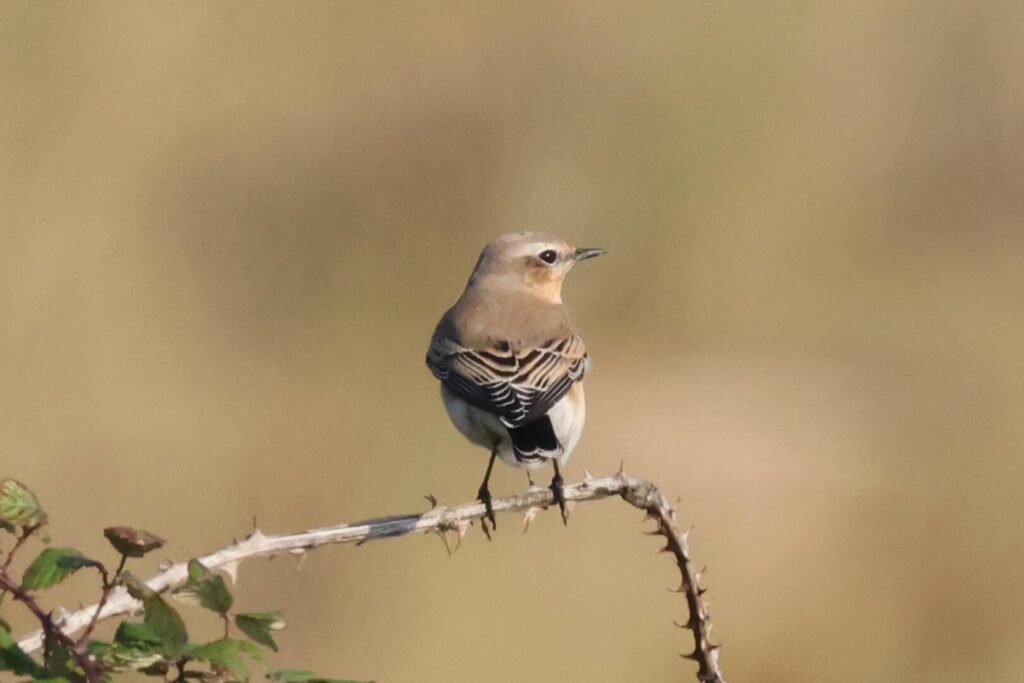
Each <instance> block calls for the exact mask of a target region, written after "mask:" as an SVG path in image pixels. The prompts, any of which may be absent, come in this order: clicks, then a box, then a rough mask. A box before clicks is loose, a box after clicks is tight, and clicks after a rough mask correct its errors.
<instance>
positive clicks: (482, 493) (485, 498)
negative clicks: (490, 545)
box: [476, 486, 498, 540]
mask: <svg viewBox="0 0 1024 683" xmlns="http://www.w3.org/2000/svg"><path fill="white" fill-rule="evenodd" d="M476 497H477V500H479V501H480V502H481V503H483V504H484V509H485V510H486V512H484V518H483V519H481V520H480V526H482V527H483V529H484V534H486V536H487V540H491V532H490V530H489V529H488V528H487V521H488V520H490V522H491V529H495V530H497V528H498V522H497V520H496V519H495V517H494V507H493V506H492V505H491V492H490V491H489V490H488V489H487V487H486V486H481V487H480V490H479V491H477V493H476Z"/></svg>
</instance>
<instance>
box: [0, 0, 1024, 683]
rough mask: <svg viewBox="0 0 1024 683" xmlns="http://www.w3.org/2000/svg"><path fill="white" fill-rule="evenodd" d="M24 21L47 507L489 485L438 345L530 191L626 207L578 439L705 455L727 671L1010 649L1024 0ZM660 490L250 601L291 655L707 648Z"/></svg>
mask: <svg viewBox="0 0 1024 683" xmlns="http://www.w3.org/2000/svg"><path fill="white" fill-rule="evenodd" d="M0 60H2V61H0V173H2V177H3V181H2V183H0V378H2V381H0V474H2V475H5V476H14V477H16V478H18V479H21V480H23V481H25V482H26V483H28V484H29V485H30V486H31V487H33V488H34V489H35V490H36V492H37V493H38V494H39V496H40V497H41V499H42V500H43V502H44V504H45V505H46V506H47V507H48V508H49V511H50V513H51V517H52V524H51V527H50V530H49V533H50V535H51V537H52V538H53V541H54V542H55V543H60V544H68V543H78V544H79V545H80V546H82V548H83V550H85V551H86V552H88V553H92V554H95V555H97V556H99V557H101V558H103V557H107V556H108V555H109V549H108V548H107V545H106V541H105V540H104V539H103V538H102V536H101V533H100V530H101V529H102V527H103V526H105V525H109V524H115V523H119V524H133V525H137V526H142V527H146V528H149V529H151V530H153V531H155V532H157V533H159V534H161V535H164V536H165V537H167V538H168V539H169V540H170V544H169V545H168V547H167V548H166V549H165V553H164V555H163V557H164V558H168V559H174V560H184V559H186V558H188V557H190V556H194V555H198V554H201V553H204V552H208V551H211V550H213V549H215V548H217V547H219V546H220V545H222V544H224V543H225V542H228V541H230V540H231V539H232V538H233V537H241V536H243V535H244V534H246V533H247V532H248V531H249V530H250V529H251V528H252V524H253V519H254V517H255V519H256V522H257V523H258V524H259V526H260V527H261V528H262V529H263V530H264V531H265V532H267V533H271V532H284V531H295V530H301V529H304V528H308V527H314V526H322V525H329V524H334V523H340V522H343V521H353V520H356V519H360V518H364V517H370V516H376V515H382V514H394V513H401V512H414V511H420V510H424V509H426V507H427V503H426V502H425V501H424V500H423V498H422V496H423V495H424V494H427V493H430V494H434V495H436V496H437V497H438V498H439V499H440V500H441V501H443V502H445V503H451V504H454V503H458V502H463V501H467V500H470V499H472V498H473V497H474V495H475V492H476V488H477V486H478V485H479V482H480V478H481V476H482V474H483V470H484V466H485V464H486V456H485V453H484V452H483V451H482V450H479V449H476V448H475V447H473V446H470V445H469V444H467V443H466V442H464V441H463V440H462V438H461V437H460V436H459V435H458V434H457V433H456V431H455V430H454V428H452V427H451V425H450V424H449V423H448V420H447V418H446V416H445V414H444V411H443V409H442V407H441V404H440V401H439V398H438V387H437V384H436V382H435V380H434V379H433V378H432V377H431V375H430V373H429V372H428V371H427V369H426V368H425V367H424V365H423V357H424V353H425V349H426V346H427V343H428V340H429V336H430V333H431V331H432V329H433V326H434V324H435V322H436V320H437V318H438V317H439V316H440V315H441V313H442V312H443V311H444V309H445V308H446V307H447V306H448V305H450V304H451V303H452V302H453V301H454V299H455V298H456V297H457V296H458V294H459V293H460V291H461V288H462V286H463V284H464V282H465V280H466V278H467V276H468V274H469V271H470V269H471V268H472V266H473V263H474V261H475V259H476V256H477V254H478V252H479V250H480V248H481V247H482V246H483V245H484V244H485V243H486V242H487V241H489V240H490V239H492V238H493V237H495V236H497V235H499V234H501V233H503V232H508V231H512V230H520V229H524V228H536V229H542V230H546V231H550V232H554V233H557V234H560V235H563V236H565V237H566V238H568V239H569V240H571V241H573V242H575V243H577V244H580V245H585V246H591V245H595V246H603V247H606V248H607V249H608V250H609V252H610V253H609V255H608V256H607V257H604V258H602V259H599V260H596V261H590V262H588V263H587V264H586V265H585V266H582V267H580V268H579V269H577V270H576V271H575V272H574V273H573V274H572V276H571V277H570V279H569V282H568V284H567V286H566V291H565V298H566V300H567V302H568V303H569V304H570V306H571V308H572V310H573V313H574V317H575V319H576V321H577V323H578V325H579V327H580V329H581V330H582V332H583V333H584V335H585V337H586V339H587V344H588V347H589V349H590V351H591V354H592V357H593V359H594V367H593V372H592V374H591V375H590V376H589V378H588V380H587V382H588V386H587V389H588V397H589V398H588V402H589V424H588V428H587V430H586V432H585V434H584V437H583V441H582V444H581V446H580V448H579V450H578V451H577V452H576V455H575V456H574V460H573V461H572V463H571V464H570V467H569V471H568V473H567V476H568V478H569V479H572V480H575V479H578V478H579V477H581V476H582V471H583V468H584V467H586V468H587V469H589V470H590V471H591V472H593V473H595V474H598V475H600V474H608V473H611V472H613V471H615V470H616V469H617V468H618V466H619V463H620V461H624V462H625V467H626V470H627V471H628V472H630V473H632V474H634V475H637V476H642V477H645V478H649V479H651V480H652V481H654V482H656V483H657V484H658V485H659V486H661V487H662V488H663V489H664V490H665V491H666V493H668V494H669V495H670V496H671V497H673V498H674V497H679V498H680V499H681V507H680V517H681V520H682V522H683V524H684V525H692V526H693V527H694V532H693V534H692V536H691V539H692V546H693V552H694V555H695V558H696V562H697V564H698V565H702V564H705V563H706V564H707V565H708V566H709V569H708V572H707V574H706V584H707V585H708V586H709V588H710V593H709V597H710V598H711V600H712V603H713V604H712V607H711V612H712V616H713V617H714V620H715V632H714V635H715V636H716V639H717V640H720V641H722V642H724V649H723V654H722V663H723V669H724V671H725V673H726V675H727V677H728V678H729V679H730V680H736V681H760V682H772V681H794V680H815V681H877V680H927V681H963V680H968V679H970V680H988V681H1018V680H1021V679H1022V678H1024V648H1022V647H1021V643H1022V636H1024V614H1022V612H1021V610H1020V607H1021V604H1022V601H1024V581H1022V579H1021V575H1020V569H1019V567H1020V563H1021V562H1022V561H1024V547H1022V544H1021V540H1022V533H1024V504H1022V502H1021V494H1022V487H1024V465H1022V456H1024V360H1022V358H1024V357H1022V353H1021V349H1022V342H1024V225H1022V216H1024V116H1022V111H1024V5H1022V4H1021V3H1014V2H1008V3H986V6H984V7H983V6H981V5H979V4H977V3H960V2H919V3H907V2H902V3H890V2H881V1H874V0H870V1H868V2H838V3H801V2H787V3H764V4H754V3H730V2H717V1H716V2H670V3H657V2H651V3H644V4H641V5H634V4H630V3H605V2H572V3H569V2H562V3H555V4H534V3H508V4H496V3H469V2H467V3H450V2H442V3H429V4H428V3H397V2H378V3H356V2H342V3H319V2H308V3H301V4H299V3H263V2H246V3H237V2H220V3H159V4H157V3H131V2H107V3H81V4H79V3H74V4H72V3H57V2H50V3H34V2H5V3H4V4H3V5H2V7H0ZM525 483H526V482H525V476H524V475H523V473H522V472H520V471H515V470H512V469H510V468H507V467H500V466H499V468H498V470H496V475H495V478H494V480H493V486H492V488H493V490H494V491H495V492H496V493H497V494H501V493H511V492H513V491H517V490H521V489H522V488H523V487H524V486H525ZM647 528H649V527H648V526H647V525H646V524H645V523H644V522H643V521H642V519H641V515H640V514H638V513H636V512H635V511H634V510H632V509H630V508H628V507H626V506H624V505H623V504H622V503H620V502H616V501H607V502H604V503H600V504H588V505H586V506H585V507H581V508H578V509H577V511H576V514H575V515H574V516H573V517H572V519H571V521H570V525H569V527H568V528H563V527H562V525H561V523H560V521H559V520H558V516H557V514H555V513H550V512H549V513H548V514H544V515H541V516H540V517H539V518H538V519H537V520H536V521H535V523H534V524H533V526H532V527H531V529H530V531H529V533H527V534H525V535H523V534H521V533H520V525H519V520H518V519H516V518H513V517H503V518H501V519H500V520H499V528H498V533H497V535H496V537H495V540H494V542H492V543H487V542H486V540H485V539H484V538H483V534H482V533H480V531H479V529H478V528H474V529H473V530H472V532H471V533H470V535H469V536H468V537H467V539H466V540H465V542H464V543H463V545H462V548H461V549H460V550H459V551H458V552H457V553H456V554H455V555H454V556H452V557H449V556H448V555H447V554H446V553H445V550H444V548H443V546H442V544H441V543H440V542H439V540H438V539H437V538H435V537H429V538H427V537H414V538H407V539H403V540H398V541H390V542H386V543H378V544H370V545H367V546H363V547H360V548H352V547H345V548H329V549H325V550H322V551H319V552H316V553H313V554H312V555H311V556H309V557H308V558H307V559H306V561H305V563H304V564H303V566H302V567H301V568H299V567H298V566H297V565H296V563H295V562H293V561H291V560H290V559H286V558H282V559H278V560H276V561H272V562H271V561H260V562H254V563H250V564H247V565H245V566H243V568H242V572H241V576H240V585H239V587H238V597H237V605H238V607H239V608H240V609H243V610H245V609H272V608H281V609H284V610H285V613H286V618H287V620H288V621H289V624H290V625H289V628H288V630H286V631H284V632H283V633H282V634H281V636H280V638H279V641H280V643H281V645H282V652H281V653H280V654H278V655H276V656H274V658H273V662H274V664H275V666H277V667H279V668H284V667H300V668H312V669H315V670H316V671H318V672H320V673H323V674H330V675H337V676H347V677H353V678H363V679H370V678H374V679H376V680H378V681H381V682H382V683H400V682H406V681H466V682H469V681H480V680H488V681H496V682H502V681H509V682H511V681H521V680H544V681H550V680H581V681H582V680H586V681H622V680H631V681H670V680H672V681H674V680H680V681H685V680H693V677H692V676H693V674H692V671H693V667H692V664H691V663H689V662H685V661H683V660H680V659H679V658H678V656H677V654H678V653H679V652H682V651H684V649H685V648H686V646H687V644H688V642H689V641H688V639H687V637H686V634H684V633H682V632H680V631H678V630H677V629H675V628H674V627H673V626H672V624H671V619H682V618H684V617H685V613H684V605H683V603H682V601H681V600H679V599H678V597H677V596H674V595H672V594H669V593H666V592H665V589H666V588H667V587H669V586H671V585H673V584H674V582H675V580H676V579H675V573H674V568H673V566H672V563H671V562H670V561H669V560H668V559H667V558H666V557H665V556H664V555H658V554H657V553H656V550H657V548H658V544H657V541H656V539H651V538H649V537H646V536H643V535H641V533H640V532H641V531H642V530H644V529H647ZM154 563H155V560H154V562H148V563H147V562H140V563H137V566H136V572H137V573H140V574H144V575H145V574H148V573H149V572H150V571H151V570H152V568H153V566H154ZM92 586H93V583H92V580H91V578H89V579H86V578H85V577H76V578H75V579H74V580H72V581H70V582H68V585H67V586H66V587H64V590H63V591H62V592H60V593H58V594H57V598H58V601H61V600H62V601H63V602H64V604H66V605H68V606H74V605H75V603H76V602H77V601H91V600H93V599H94V596H93V595H92V594H91V593H90V592H89V591H90V590H91V587H92ZM5 613H6V615H7V616H8V617H15V614H16V613H15V612H14V611H13V610H11V609H6V610H5ZM191 622H192V623H193V624H196V625H197V626H196V628H195V630H196V631H197V633H196V635H197V636H202V635H204V629H206V630H207V631H208V633H205V635H208V636H211V637H213V636H214V635H215V634H216V632H217V629H218V626H217V623H216V621H215V620H204V615H201V614H193V615H192V618H191ZM15 623H16V624H18V625H19V626H20V627H21V628H27V627H28V626H29V622H28V621H26V620H24V619H22V618H21V617H20V615H18V616H17V618H16V619H15Z"/></svg>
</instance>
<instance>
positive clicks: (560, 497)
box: [551, 474, 569, 526]
mask: <svg viewBox="0 0 1024 683" xmlns="http://www.w3.org/2000/svg"><path fill="white" fill-rule="evenodd" d="M564 483H565V482H564V481H563V479H562V475H561V474H555V477H554V479H552V480H551V493H552V494H554V496H555V502H556V503H558V509H559V511H561V513H562V524H564V525H565V526H569V510H568V509H567V508H566V506H565V487H564Z"/></svg>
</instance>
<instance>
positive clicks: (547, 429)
mask: <svg viewBox="0 0 1024 683" xmlns="http://www.w3.org/2000/svg"><path fill="white" fill-rule="evenodd" d="M508 435H509V438H511V439H512V450H514V451H515V454H516V460H518V461H519V462H537V461H539V460H545V459H547V458H553V457H557V456H558V455H560V454H561V450H562V444H560V443H559V442H558V437H557V436H555V428H554V427H553V426H552V425H551V418H550V417H548V416H547V415H542V416H541V417H539V418H537V419H536V420H534V421H533V422H530V423H528V424H525V425H523V426H522V427H514V428H512V427H510V428H508Z"/></svg>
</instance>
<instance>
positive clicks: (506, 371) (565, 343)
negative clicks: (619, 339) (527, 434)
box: [427, 334, 589, 428]
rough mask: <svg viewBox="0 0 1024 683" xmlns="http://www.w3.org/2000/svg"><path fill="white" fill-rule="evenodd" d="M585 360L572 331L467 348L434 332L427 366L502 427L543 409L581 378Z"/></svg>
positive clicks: (529, 419)
mask: <svg viewBox="0 0 1024 683" xmlns="http://www.w3.org/2000/svg"><path fill="white" fill-rule="evenodd" d="M588 364H589V359H588V358H587V349H586V347H584V346H583V340H582V339H580V338H579V337H578V336H576V335H575V334H573V335H570V336H568V337H566V338H564V339H552V340H550V341H547V342H545V343H544V344H543V345H541V346H535V347H531V348H527V349H520V350H518V351H513V350H512V349H511V348H510V347H509V344H508V343H507V342H499V343H497V344H495V345H494V346H492V347H490V348H488V349H468V348H466V347H464V346H461V345H460V344H458V343H456V342H454V341H452V340H451V339H448V338H446V337H441V336H439V337H434V339H433V340H432V341H431V344H430V350H429V351H428V352H427V365H429V366H430V369H431V371H432V372H433V373H434V376H435V377H437V378H438V379H439V380H441V381H442V382H444V383H445V384H446V385H447V386H448V387H449V388H450V389H451V390H452V391H454V392H455V393H456V394H458V395H459V396H460V397H461V398H463V399H465V400H466V401H467V402H469V403H470V404H471V405H473V406H476V407H477V408H480V409H481V410H486V411H487V412H489V413H493V414H495V415H497V416H498V417H499V418H500V419H501V421H502V423H504V425H505V426H506V427H510V428H515V427H522V426H523V425H526V424H529V423H530V422H532V421H533V420H536V419H537V418H538V417H540V416H542V415H544V414H546V413H547V412H548V411H549V410H551V407H552V406H554V405H555V404H556V403H557V402H558V401H559V400H560V399H561V398H562V397H563V396H565V394H566V393H567V392H568V391H569V389H570V388H571V387H572V385H573V382H578V381H579V380H581V379H583V375H584V374H585V373H586V371H587V366H588Z"/></svg>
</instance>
